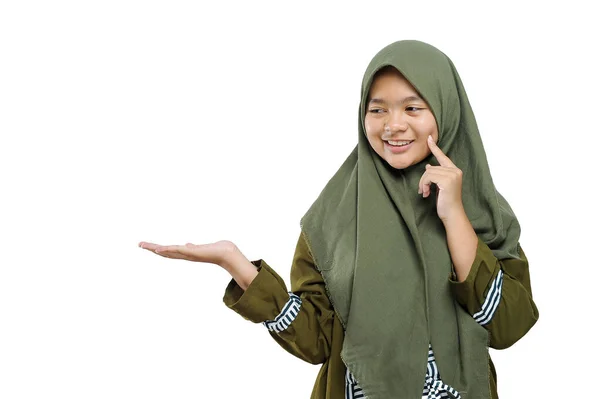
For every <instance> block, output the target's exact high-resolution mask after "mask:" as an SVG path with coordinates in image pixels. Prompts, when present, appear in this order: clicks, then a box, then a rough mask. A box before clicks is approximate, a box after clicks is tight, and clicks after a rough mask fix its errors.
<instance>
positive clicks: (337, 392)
mask: <svg viewBox="0 0 600 399" xmlns="http://www.w3.org/2000/svg"><path fill="white" fill-rule="evenodd" d="M519 254H520V256H521V259H504V260H498V259H496V258H495V257H494V255H493V254H492V251H491V250H490V249H489V248H488V246H487V245H486V244H485V243H484V242H483V241H481V240H479V243H478V246H477V255H476V258H475V261H474V262H473V265H472V267H471V271H470V273H469V275H468V277H467V279H466V280H465V281H463V282H460V283H459V282H457V281H456V280H455V276H454V275H451V276H449V279H448V284H450V286H451V290H452V292H453V293H454V296H455V298H456V300H457V301H458V303H459V304H460V305H461V306H463V307H464V308H465V309H466V310H467V311H468V312H469V313H470V314H472V315H474V314H475V313H477V312H479V311H480V310H481V307H482V304H483V302H484V300H485V298H486V293H487V290H488V288H489V287H490V285H491V283H492V281H493V280H494V278H495V277H496V275H497V274H498V272H499V271H500V270H502V271H503V273H504V276H503V284H502V296H501V300H500V304H499V305H498V308H497V309H496V312H495V313H494V315H493V318H492V320H491V321H490V322H489V323H488V324H486V325H485V326H482V327H481V328H485V329H487V330H488V332H489V337H490V340H489V346H490V347H492V348H495V349H504V348H508V347H509V346H511V345H512V344H514V343H515V342H516V341H517V340H519V339H520V338H521V337H522V336H524V335H525V333H527V331H529V329H530V328H531V327H532V326H533V325H534V324H535V322H536V321H537V319H538V310H537V308H536V305H535V303H534V302H533V298H532V295H531V285H530V281H529V267H528V262H527V258H526V257H525V254H524V253H523V250H522V249H521V248H520V247H519ZM252 263H253V264H254V265H255V266H256V267H257V268H258V275H257V276H256V277H255V279H254V280H253V281H252V283H251V284H250V286H249V287H248V288H247V289H246V291H243V290H242V289H241V288H240V287H239V286H238V285H237V283H236V282H235V280H233V279H232V280H231V281H230V283H229V285H228V286H227V288H226V290H225V295H224V297H223V301H224V302H225V304H226V305H227V306H228V307H229V308H230V309H233V310H234V311H235V312H237V313H238V314H240V315H241V316H243V317H244V318H245V319H247V320H250V321H252V322H254V323H260V322H265V321H269V320H274V319H275V318H276V317H277V316H278V315H279V314H280V313H281V310H282V308H283V307H284V305H285V304H286V303H287V302H288V300H289V299H290V296H289V294H288V290H287V288H286V285H285V282H284V281H283V279H282V278H281V277H280V276H279V275H278V274H277V273H276V272H275V271H274V270H273V269H272V268H271V267H270V266H269V265H268V264H267V263H266V262H265V261H264V260H262V259H260V260H257V261H253V262H252ZM291 283H292V289H291V292H293V293H294V294H296V295H298V296H299V297H300V298H301V299H302V304H301V307H300V311H299V313H298V315H297V316H296V318H295V319H294V320H293V321H292V323H291V324H290V326H289V327H288V328H287V329H285V330H284V331H281V332H279V333H276V332H271V331H269V333H270V334H271V336H272V337H273V339H275V341H277V343H278V344H279V345H281V346H282V347H283V348H284V349H285V350H287V351H288V352H290V353H291V354H292V355H294V356H297V357H298V358H300V359H302V360H304V361H306V362H309V363H312V364H323V365H322V366H321V369H320V371H319V374H318V375H317V380H316V381H315V385H314V388H313V391H312V395H311V399H344V387H345V373H346V367H345V365H344V363H343V362H342V359H341V357H340V352H341V350H342V342H343V340H344V329H343V327H342V324H341V323H340V321H339V319H338V318H337V316H336V314H335V312H334V310H333V307H332V305H331V303H330V301H329V298H328V296H327V291H326V287H325V283H324V281H323V278H322V276H321V274H320V273H319V271H318V270H317V269H316V267H315V264H314V261H313V258H312V255H311V253H310V250H309V248H308V246H307V244H306V241H305V240H304V237H303V235H302V234H300V238H299V239H298V244H297V246H296V252H295V254H294V258H293V263H292V270H291ZM426 365H427V359H423V379H425V368H426ZM442 377H443V376H442ZM489 377H490V378H489V379H490V397H491V398H498V392H497V389H496V371H495V369H494V364H493V363H492V360H491V359H489ZM414 399H417V398H414Z"/></svg>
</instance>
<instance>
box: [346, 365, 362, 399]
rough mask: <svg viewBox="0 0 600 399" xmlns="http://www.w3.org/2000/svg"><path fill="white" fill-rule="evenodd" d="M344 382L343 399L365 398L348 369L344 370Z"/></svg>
mask: <svg viewBox="0 0 600 399" xmlns="http://www.w3.org/2000/svg"><path fill="white" fill-rule="evenodd" d="M345 380H346V388H345V390H344V399H362V398H364V397H365V395H364V394H363V391H362V388H361V387H360V386H359V385H358V382H357V381H356V379H354V376H353V375H352V373H351V372H350V370H348V369H346V379H345Z"/></svg>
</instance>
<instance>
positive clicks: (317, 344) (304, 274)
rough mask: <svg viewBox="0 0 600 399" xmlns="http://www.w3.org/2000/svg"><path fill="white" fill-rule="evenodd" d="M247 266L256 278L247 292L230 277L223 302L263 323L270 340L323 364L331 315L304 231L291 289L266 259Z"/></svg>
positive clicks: (328, 343) (291, 351)
mask: <svg viewBox="0 0 600 399" xmlns="http://www.w3.org/2000/svg"><path fill="white" fill-rule="evenodd" d="M251 264H252V265H253V267H254V268H255V270H256V271H257V273H256V276H255V277H254V278H253V279H252V280H251V281H250V283H249V284H248V286H247V289H246V290H243V289H242V287H241V286H240V285H239V284H238V283H237V282H236V279H235V278H234V279H232V280H231V281H230V283H229V285H228V286H227V288H226V290H225V295H224V297H223V302H224V303H225V305H227V306H228V307H229V308H230V309H232V310H234V311H235V312H237V313H238V314H240V315H241V316H242V317H244V318H245V319H247V320H250V321H252V322H254V323H263V325H264V326H265V327H266V328H267V330H268V331H269V333H270V334H271V336H272V337H273V339H274V340H275V341H276V342H277V343H278V344H279V345H280V346H282V347H283V348H284V349H285V350H287V351H288V352H290V353H291V354H293V355H294V356H296V357H298V358H300V359H302V360H304V361H306V362H309V363H312V364H319V363H323V362H325V361H326V360H327V358H328V357H329V353H330V348H331V336H332V328H333V322H334V317H335V314H334V312H333V307H332V306H331V303H330V302H329V298H328V297H327V295H326V292H325V283H324V281H323V279H322V277H321V274H320V273H319V272H318V271H317V270H316V268H315V266H314V261H313V259H312V256H311V254H310V251H309V249H308V246H307V244H306V241H305V240H304V237H303V236H302V234H301V235H300V238H299V239H298V244H297V246H296V252H295V254H294V258H293V263H292V271H291V282H292V291H291V292H288V291H287V288H286V285H285V282H284V281H283V280H282V278H281V277H280V276H279V275H278V274H277V273H276V272H275V271H274V270H273V269H272V268H271V267H270V266H269V265H268V264H267V263H266V262H265V261H264V260H262V259H261V260H258V261H253V262H251ZM241 265H244V263H243V262H242V263H241ZM247 274H248V275H251V273H247ZM232 276H233V273H232Z"/></svg>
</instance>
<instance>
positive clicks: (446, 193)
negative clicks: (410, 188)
mask: <svg viewBox="0 0 600 399" xmlns="http://www.w3.org/2000/svg"><path fill="white" fill-rule="evenodd" d="M427 144H428V145H429V148H430V149H431V153H432V154H433V156H434V157H435V158H436V159H437V161H438V162H439V163H440V166H431V165H426V166H425V173H423V176H421V180H420V181H419V194H423V198H427V197H429V195H430V194H431V183H435V184H436V185H437V187H438V192H437V213H438V216H439V217H440V219H442V222H444V223H445V222H447V221H448V220H449V219H451V218H452V217H454V215H463V214H464V207H463V203H462V174H463V173H462V170H460V169H459V168H457V167H456V165H454V163H453V162H452V161H451V160H450V158H448V157H447V156H446V154H444V153H443V152H442V150H440V148H439V147H438V146H437V145H436V144H435V143H434V141H433V138H432V137H431V136H429V138H428V139H427Z"/></svg>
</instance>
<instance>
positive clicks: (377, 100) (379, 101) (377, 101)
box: [369, 96, 425, 104]
mask: <svg viewBox="0 0 600 399" xmlns="http://www.w3.org/2000/svg"><path fill="white" fill-rule="evenodd" d="M411 101H423V102H424V101H425V100H423V99H422V98H421V97H419V96H408V97H406V98H404V99H403V100H401V101H399V104H404V103H408V102H411ZM372 103H373V104H386V101H384V100H383V99H381V98H372V99H371V100H369V104H372Z"/></svg>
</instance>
